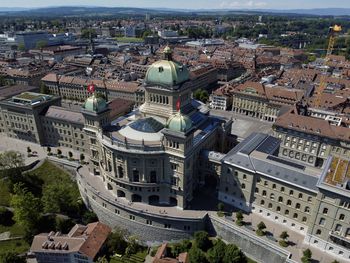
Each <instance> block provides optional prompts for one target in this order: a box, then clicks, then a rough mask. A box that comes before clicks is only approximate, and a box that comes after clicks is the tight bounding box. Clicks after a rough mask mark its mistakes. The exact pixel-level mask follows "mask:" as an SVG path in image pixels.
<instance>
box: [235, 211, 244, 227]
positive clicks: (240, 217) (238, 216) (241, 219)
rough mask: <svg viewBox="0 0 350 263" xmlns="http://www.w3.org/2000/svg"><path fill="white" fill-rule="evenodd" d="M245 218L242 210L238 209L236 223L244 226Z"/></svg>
mask: <svg viewBox="0 0 350 263" xmlns="http://www.w3.org/2000/svg"><path fill="white" fill-rule="evenodd" d="M243 219H244V216H243V213H242V211H238V212H237V213H236V225H238V226H242V225H243Z"/></svg>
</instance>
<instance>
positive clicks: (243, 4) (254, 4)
mask: <svg viewBox="0 0 350 263" xmlns="http://www.w3.org/2000/svg"><path fill="white" fill-rule="evenodd" d="M266 5H267V3H266V2H260V1H252V0H250V1H233V2H228V1H223V2H221V4H220V8H259V7H264V6H266Z"/></svg>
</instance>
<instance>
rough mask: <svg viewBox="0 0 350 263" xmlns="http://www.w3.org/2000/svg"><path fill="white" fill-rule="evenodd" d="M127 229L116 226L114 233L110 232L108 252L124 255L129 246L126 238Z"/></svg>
mask: <svg viewBox="0 0 350 263" xmlns="http://www.w3.org/2000/svg"><path fill="white" fill-rule="evenodd" d="M126 236H127V231H126V230H124V229H121V228H115V229H114V230H113V232H112V233H110V234H109V236H108V238H107V242H106V244H107V245H106V246H107V252H108V254H110V255H113V254H115V253H118V254H121V255H123V254H124V253H125V250H126V248H127V246H128V243H127V242H126V240H125V238H126Z"/></svg>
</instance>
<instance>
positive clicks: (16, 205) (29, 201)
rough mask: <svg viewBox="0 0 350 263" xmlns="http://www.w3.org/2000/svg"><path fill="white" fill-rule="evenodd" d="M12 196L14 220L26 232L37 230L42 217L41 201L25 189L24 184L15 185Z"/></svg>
mask: <svg viewBox="0 0 350 263" xmlns="http://www.w3.org/2000/svg"><path fill="white" fill-rule="evenodd" d="M13 192H14V194H13V195H12V196H11V202H10V204H11V207H13V209H14V216H13V218H14V220H15V221H16V222H17V223H18V224H20V225H21V226H23V228H24V229H25V230H26V231H32V230H34V229H36V226H37V223H38V221H39V219H40V217H41V204H40V199H39V198H37V197H35V196H34V195H33V194H32V193H31V192H29V191H28V190H27V189H26V188H24V187H23V184H22V183H18V184H15V185H14V187H13Z"/></svg>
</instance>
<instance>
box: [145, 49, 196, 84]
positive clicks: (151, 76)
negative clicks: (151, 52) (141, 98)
mask: <svg viewBox="0 0 350 263" xmlns="http://www.w3.org/2000/svg"><path fill="white" fill-rule="evenodd" d="M163 53H164V56H165V59H164V60H160V61H157V62H154V63H153V64H152V65H151V66H150V67H149V69H148V70H147V73H146V77H145V83H146V84H153V85H160V86H176V85H179V84H181V83H183V82H185V81H187V80H189V79H190V74H189V71H188V69H187V67H186V66H184V65H182V64H180V63H178V62H176V61H173V60H172V56H171V53H172V51H171V49H170V48H169V47H166V48H165V49H164V51H163Z"/></svg>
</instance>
